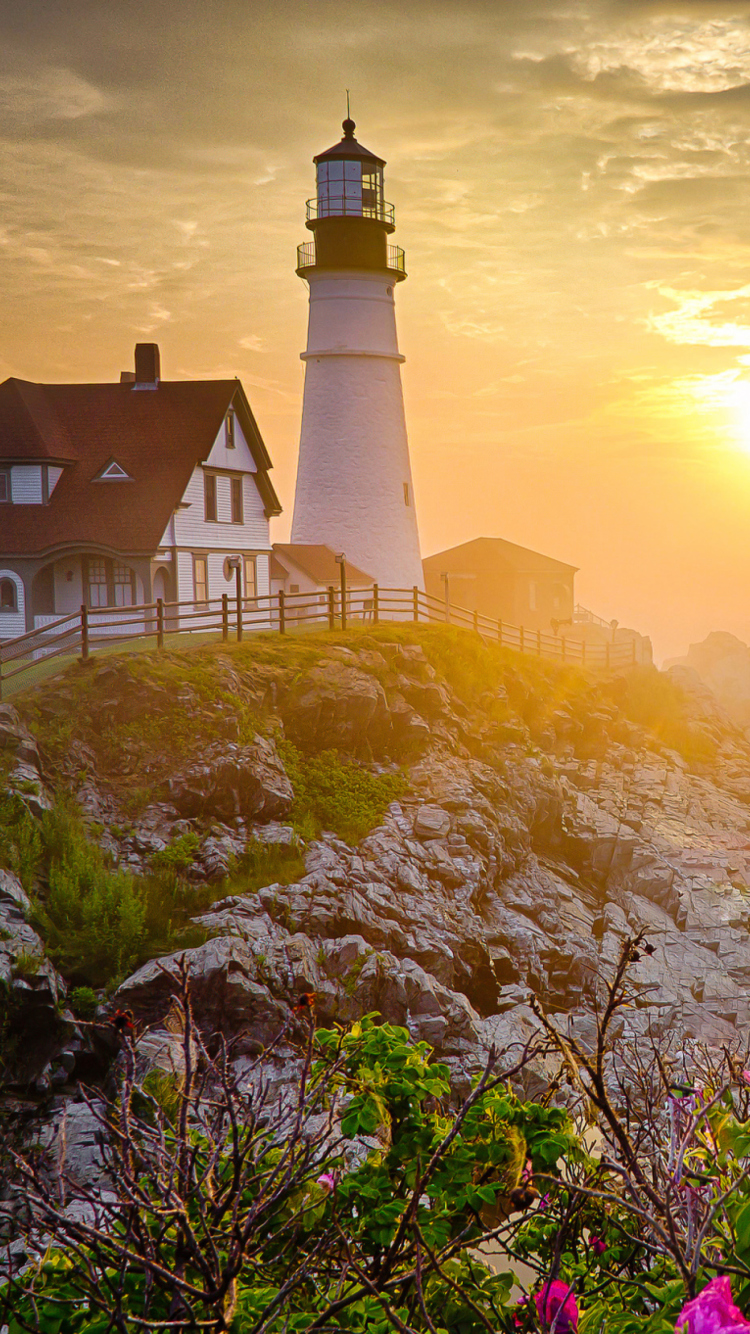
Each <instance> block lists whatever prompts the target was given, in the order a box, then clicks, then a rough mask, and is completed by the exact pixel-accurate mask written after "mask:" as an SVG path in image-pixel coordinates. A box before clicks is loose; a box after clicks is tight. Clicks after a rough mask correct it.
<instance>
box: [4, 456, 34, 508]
mask: <svg viewBox="0 0 750 1334" xmlns="http://www.w3.org/2000/svg"><path fill="white" fill-rule="evenodd" d="M10 494H11V499H12V501H13V504H14V505H41V503H42V469H41V465H40V464H38V463H32V464H19V465H17V466H16V467H15V468H11V470H10Z"/></svg>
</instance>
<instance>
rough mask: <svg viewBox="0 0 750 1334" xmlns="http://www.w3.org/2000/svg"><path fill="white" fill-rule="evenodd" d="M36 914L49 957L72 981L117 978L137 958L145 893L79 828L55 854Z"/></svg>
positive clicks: (111, 980) (97, 982)
mask: <svg viewBox="0 0 750 1334" xmlns="http://www.w3.org/2000/svg"><path fill="white" fill-rule="evenodd" d="M69 832H71V831H70V830H69ZM34 916H35V922H36V924H37V925H38V926H39V929H40V931H41V933H42V935H43V936H44V938H45V941H46V944H47V950H48V953H49V955H50V957H51V958H52V959H53V961H54V963H55V964H56V965H57V966H58V967H59V968H60V970H61V971H62V972H63V973H64V974H65V975H66V976H67V977H70V978H72V979H73V980H74V981H76V982H80V983H88V984H90V985H93V986H99V987H100V986H106V985H107V984H113V983H116V982H117V981H118V980H119V979H120V978H122V977H124V976H125V975H126V974H127V973H128V972H129V971H130V970H131V969H132V968H133V967H134V965H135V963H136V961H137V958H138V953H139V949H140V946H141V942H142V940H143V935H144V918H145V904H144V902H143V895H142V893H141V891H140V890H139V887H138V885H137V883H136V881H135V879H134V877H133V876H131V875H128V874H127V873H126V872H124V871H113V870H110V869H109V868H108V867H107V865H106V863H105V859H104V856H103V854H102V852H101V850H100V849H99V848H98V847H96V846H95V845H94V844H91V843H89V842H88V841H87V840H86V838H85V835H84V833H83V831H82V830H77V831H76V833H75V835H74V836H73V837H70V838H69V839H68V840H67V843H66V846H65V847H64V849H63V850H62V851H61V854H60V855H58V856H53V858H52V861H51V863H50V867H49V873H48V889H47V893H46V896H45V898H44V901H43V902H42V901H41V900H37V902H36V904H35V912H34Z"/></svg>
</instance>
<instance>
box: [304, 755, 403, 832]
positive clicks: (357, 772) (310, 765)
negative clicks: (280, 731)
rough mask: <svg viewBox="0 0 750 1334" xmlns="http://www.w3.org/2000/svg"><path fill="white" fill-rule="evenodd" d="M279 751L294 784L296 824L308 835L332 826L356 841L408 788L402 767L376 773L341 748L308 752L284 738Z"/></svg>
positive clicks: (372, 827) (334, 829)
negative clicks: (342, 753)
mask: <svg viewBox="0 0 750 1334" xmlns="http://www.w3.org/2000/svg"><path fill="white" fill-rule="evenodd" d="M279 750H280V752H281V757H282V759H283V762H284V768H285V769H286V772H287V774H288V777H289V780H290V782H291V784H292V787H293V788H294V806H293V808H292V822H293V823H294V824H295V826H296V827H297V828H298V829H300V830H302V831H304V833H305V834H307V835H308V836H311V835H315V834H317V833H319V832H320V831H321V830H324V829H326V830H332V831H333V832H334V833H335V834H338V835H339V837H340V838H343V839H345V840H346V841H347V842H348V843H352V844H356V843H358V842H359V841H360V839H362V838H364V837H365V835H366V834H369V832H370V830H371V829H374V828H375V827H376V825H378V824H380V821H381V820H382V818H383V816H384V814H385V812H386V810H387V809H388V806H389V805H390V803H391V802H392V801H398V800H399V798H400V797H402V796H403V795H404V792H405V791H406V786H407V783H406V777H405V775H404V774H403V773H402V772H401V771H400V770H398V771H396V772H391V773H374V772H373V771H372V770H371V769H367V768H365V767H364V766H363V765H361V764H357V763H355V762H354V761H352V760H342V759H341V757H340V756H339V755H338V754H337V752H336V751H335V750H323V751H320V752H319V753H318V754H317V755H304V754H303V753H302V752H301V751H300V750H298V749H297V747H296V746H295V745H293V744H292V742H291V741H282V742H280V743H279Z"/></svg>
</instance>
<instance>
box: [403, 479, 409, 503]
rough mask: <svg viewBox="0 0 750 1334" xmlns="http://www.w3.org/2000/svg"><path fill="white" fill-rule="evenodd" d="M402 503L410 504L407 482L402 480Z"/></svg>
mask: <svg viewBox="0 0 750 1334" xmlns="http://www.w3.org/2000/svg"><path fill="white" fill-rule="evenodd" d="M404 504H405V505H411V499H410V497H409V483H408V482H404Z"/></svg>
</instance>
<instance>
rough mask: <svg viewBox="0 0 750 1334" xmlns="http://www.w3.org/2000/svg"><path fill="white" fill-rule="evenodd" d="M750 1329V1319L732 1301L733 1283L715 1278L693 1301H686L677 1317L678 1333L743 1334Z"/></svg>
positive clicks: (676, 1330)
mask: <svg viewBox="0 0 750 1334" xmlns="http://www.w3.org/2000/svg"><path fill="white" fill-rule="evenodd" d="M748 1329H750V1320H746V1319H745V1317H744V1315H743V1314H742V1312H741V1311H740V1310H739V1309H738V1307H736V1306H735V1304H734V1302H733V1301H732V1284H731V1282H730V1281H729V1279H728V1278H727V1277H726V1276H725V1277H724V1278H713V1279H711V1282H710V1283H707V1284H706V1286H705V1288H704V1289H703V1291H702V1292H699V1293H698V1296H697V1297H694V1298H693V1300H692V1301H690V1302H686V1303H685V1305H684V1306H683V1308H682V1310H681V1311H680V1314H679V1315H678V1317H677V1324H676V1325H675V1334H679V1331H682V1334H741V1332H742V1331H744V1330H748Z"/></svg>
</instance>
